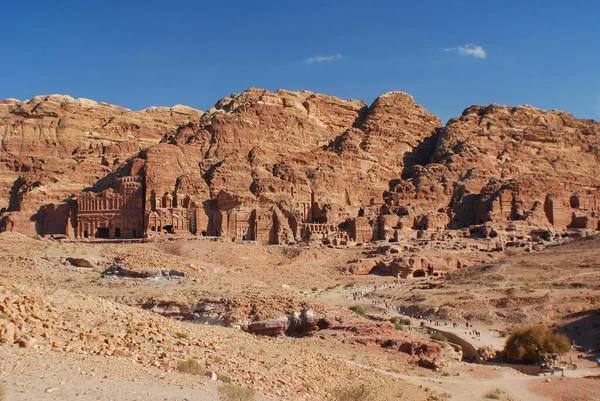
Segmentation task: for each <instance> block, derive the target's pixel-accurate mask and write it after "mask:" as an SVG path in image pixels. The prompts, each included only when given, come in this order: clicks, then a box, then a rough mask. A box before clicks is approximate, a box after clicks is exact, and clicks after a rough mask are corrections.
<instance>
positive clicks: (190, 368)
mask: <svg viewBox="0 0 600 401" xmlns="http://www.w3.org/2000/svg"><path fill="white" fill-rule="evenodd" d="M177 370H178V371H180V372H181V373H188V374H191V375H202V374H204V368H203V367H202V365H200V363H199V362H198V361H197V360H195V359H192V358H190V359H188V360H187V361H179V362H177Z"/></svg>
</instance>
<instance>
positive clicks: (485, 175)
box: [389, 105, 600, 228]
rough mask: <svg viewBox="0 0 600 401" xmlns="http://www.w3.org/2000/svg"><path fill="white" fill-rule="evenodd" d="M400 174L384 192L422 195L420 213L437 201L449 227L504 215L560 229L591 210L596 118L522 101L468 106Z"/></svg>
mask: <svg viewBox="0 0 600 401" xmlns="http://www.w3.org/2000/svg"><path fill="white" fill-rule="evenodd" d="M404 178H406V179H405V180H401V181H398V182H396V183H394V184H393V185H392V188H391V191H392V192H393V194H389V196H390V197H391V198H392V199H394V200H395V201H396V203H403V202H407V201H410V200H414V199H418V200H419V201H421V200H423V201H424V203H422V204H421V206H420V207H421V208H422V210H421V211H422V212H426V211H427V209H429V211H434V210H437V209H438V208H443V209H444V210H443V212H444V213H443V214H444V215H446V216H447V220H444V223H445V224H449V226H450V227H454V228H461V227H466V226H469V225H471V224H481V223H485V222H488V221H495V222H498V221H507V219H510V220H526V221H527V222H529V223H530V224H532V225H535V226H538V227H549V226H552V223H554V226H556V227H561V226H562V227H561V228H565V227H566V226H567V225H568V224H570V223H572V220H571V219H572V216H571V213H573V212H575V213H585V212H588V213H589V214H590V215H594V211H595V213H596V214H597V212H598V207H599V203H598V201H599V200H600V198H599V192H598V190H599V188H600V124H599V123H597V122H595V121H593V120H581V119H576V118H574V117H573V116H572V115H571V114H568V113H565V112H561V111H555V110H551V111H546V110H541V109H537V108H534V107H530V106H518V107H507V106H498V105H490V106H472V107H470V108H468V109H466V110H465V111H464V112H463V114H462V116H461V117H459V118H456V119H452V120H450V121H449V122H448V124H447V125H446V127H444V128H443V129H442V130H440V132H439V136H438V138H437V142H436V145H435V147H434V151H433V153H432V155H431V157H430V159H429V163H427V164H426V165H424V166H414V167H413V168H412V170H411V171H410V173H408V174H407V175H405V177H404ZM447 206H449V208H448V209H447V208H446V207H447ZM423 209H424V210H423ZM552 212H554V213H553V215H554V221H553V222H552V221H549V219H548V215H550V214H552ZM560 214H562V216H559V215H560ZM596 226H597V224H596ZM594 228H595V227H594Z"/></svg>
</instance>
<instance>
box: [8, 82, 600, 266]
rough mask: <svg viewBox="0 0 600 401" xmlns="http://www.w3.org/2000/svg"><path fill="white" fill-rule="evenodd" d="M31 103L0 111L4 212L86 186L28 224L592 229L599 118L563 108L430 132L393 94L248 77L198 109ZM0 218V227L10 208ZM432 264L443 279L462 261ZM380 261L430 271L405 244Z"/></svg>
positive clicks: (414, 107)
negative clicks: (323, 89) (355, 95)
mask: <svg viewBox="0 0 600 401" xmlns="http://www.w3.org/2000/svg"><path fill="white" fill-rule="evenodd" d="M36 99H37V100H36ZM36 99H34V100H33V101H30V102H26V103H19V102H16V101H12V100H8V101H4V103H3V104H2V107H3V108H2V109H0V110H2V111H3V112H4V113H5V114H8V116H9V117H6V118H4V120H3V122H2V125H1V126H0V130H3V132H4V133H5V134H4V137H5V141H4V142H3V154H2V160H3V162H4V168H8V167H7V166H10V168H11V169H12V170H10V171H11V174H12V176H13V177H12V178H15V177H14V176H16V178H15V180H14V181H13V182H12V183H11V182H10V180H11V179H12V178H9V179H8V181H7V183H6V184H5V186H6V187H8V185H9V184H10V185H12V190H11V191H10V202H9V205H8V211H9V212H12V211H15V210H19V209H21V210H23V204H24V203H26V202H25V201H27V200H29V199H36V200H37V201H39V200H42V199H43V200H44V201H46V202H48V201H51V200H60V199H61V198H64V197H66V196H67V195H68V192H71V193H75V192H77V191H78V190H82V189H83V188H85V187H86V186H90V185H92V184H93V186H92V187H91V192H86V193H82V194H81V195H80V196H79V197H77V200H75V198H73V199H72V200H71V201H70V203H69V202H67V203H62V204H61V203H60V202H59V203H56V204H54V205H46V206H44V207H42V208H41V209H40V210H39V211H38V212H37V214H36V216H35V217H34V218H33V220H35V221H36V224H37V226H36V228H37V231H38V232H39V233H40V234H64V235H69V236H73V237H76V238H85V237H104V238H119V237H121V238H135V237H157V236H164V235H171V236H181V235H206V236H226V237H231V238H233V239H234V240H254V241H259V242H263V243H273V244H280V243H290V242H296V241H300V240H311V239H319V240H323V241H326V242H335V243H337V244H343V243H348V242H349V241H356V242H367V241H372V240H389V241H399V240H402V239H403V238H408V239H417V238H419V239H423V240H427V239H437V240H445V239H449V238H458V237H463V236H471V237H473V236H476V237H486V238H489V237H501V238H502V239H503V240H506V241H509V240H511V238H512V239H514V238H516V237H519V238H522V237H523V236H524V235H525V236H531V235H539V236H547V235H550V236H552V235H555V234H556V233H557V232H560V231H565V230H597V229H598V216H599V213H600V191H599V188H600V178H599V177H600V161H599V158H600V124H598V123H597V122H594V121H592V120H580V119H576V118H574V117H573V116H571V115H570V114H568V113H564V112H559V111H545V110H540V109H536V108H533V107H530V106H519V107H505V106H498V105H490V106H485V107H484V106H473V107H470V108H468V109H466V110H465V111H464V113H463V115H462V116H461V117H459V118H456V119H452V120H450V121H449V122H448V124H447V125H446V126H445V127H442V126H441V123H440V120H439V119H438V118H437V117H436V116H435V115H433V114H431V113H429V112H427V111H426V110H425V109H424V108H423V107H422V106H420V105H419V104H417V103H416V102H415V101H414V99H413V98H412V97H411V96H409V95H407V94H405V93H401V92H390V93H386V94H384V95H382V96H380V97H379V98H377V99H376V100H375V101H374V102H373V104H372V105H371V106H370V107H367V105H366V104H365V103H364V102H362V101H356V100H342V99H339V98H336V97H332V96H325V95H320V94H316V93H312V92H307V91H305V92H291V91H285V90H278V91H275V92H269V91H267V90H264V89H254V88H253V89H248V90H247V91H245V92H243V93H241V94H234V95H231V96H230V97H226V98H223V99H221V100H219V101H218V102H217V103H216V105H215V106H214V107H213V108H211V109H210V110H208V111H207V112H205V113H204V114H202V115H200V114H199V113H198V112H197V111H195V110H192V109H189V108H184V107H183V106H179V107H174V108H172V109H150V110H146V111H143V112H138V113H134V112H130V111H128V110H125V109H121V108H117V107H116V106H108V105H103V104H95V103H90V101H83V100H73V99H71V98H68V97H56V96H49V97H47V98H36ZM99 115H102V116H104V117H99ZM107 115H111V116H113V117H110V118H107V117H106V116H107ZM142 116H143V117H144V118H142ZM103 118H104V119H103ZM82 121H85V124H84V123H83V122H82ZM90 121H91V122H90ZM175 123H179V124H178V127H177V128H171V127H173V126H174V125H175ZM86 124H87V125H86ZM23 127H29V128H27V129H25V128H23ZM63 127H64V128H63ZM89 127H93V128H92V129H90V128H89ZM36 132H37V133H38V134H37V135H41V136H42V138H44V141H45V142H44V143H45V145H44V146H43V147H40V146H37V145H35V144H34V142H33V139H32V138H33V136H34V135H35V133H36ZM19 133H22V134H19ZM26 133H28V134H26ZM19 135H20V136H19ZM6 138H8V139H6ZM108 140H110V141H112V142H113V144H111V145H108V144H107V142H103V141H108ZM146 145H148V146H146ZM17 149H19V150H18V151H17ZM23 149H26V151H23ZM127 156H131V157H129V158H127ZM62 159H65V160H67V163H62V164H61V165H60V167H61V169H62V170H60V171H59V169H58V166H57V163H58V160H62ZM11 163H12V164H11ZM27 163H29V164H27ZM40 175H41V178H39V177H40ZM73 177H78V178H75V179H74V178H73ZM97 179H99V181H97V182H96V183H95V184H94V180H97ZM67 180H68V181H69V185H68V186H67V185H66V184H64V182H65V181H67ZM134 187H135V188H134ZM67 189H68V190H67ZM33 193H36V194H37V195H36V196H32V195H33ZM49 193H51V194H52V195H44V194H49ZM30 202H31V204H36V202H34V201H33V200H31V201H30ZM38 203H39V202H38ZM90 205H91V206H90ZM27 210H30V211H31V210H32V208H29V209H27ZM3 219H4V228H5V229H11V224H13V220H14V219H13V218H12V215H10V214H8V215H7V213H5V216H4V218H3ZM65 226H66V228H65ZM82 227H87V229H86V228H82ZM13 229H15V228H14V227H13ZM18 229H19V230H21V227H20V226H19V228H18ZM23 230H25V231H27V230H26V229H23ZM502 246H503V245H502V242H499V245H498V247H499V249H501V248H502ZM435 265H436V266H442V268H441V270H439V272H440V273H441V274H444V273H445V272H447V271H450V270H453V269H455V268H456V267H460V263H454V262H452V263H450V262H444V263H437V262H436V263H435ZM446 265H447V267H445V266H446ZM419 266H422V267H419ZM366 268H367V267H361V268H360V269H359V270H361V269H362V270H364V269H366ZM368 268H369V269H371V268H372V267H368ZM379 268H380V269H383V270H389V271H390V272H392V273H393V274H402V272H409V273H407V274H414V273H417V272H420V271H424V272H426V273H427V272H428V271H429V270H432V268H431V261H428V260H425V261H423V260H421V259H419V260H418V263H417V259H416V258H414V257H412V256H411V255H406V254H404V255H400V256H398V257H397V258H395V259H394V261H393V263H391V264H386V265H385V266H380V267H379ZM438 269H439V268H436V270H438ZM429 273H431V272H429Z"/></svg>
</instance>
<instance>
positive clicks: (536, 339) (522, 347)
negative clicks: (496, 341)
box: [504, 324, 570, 362]
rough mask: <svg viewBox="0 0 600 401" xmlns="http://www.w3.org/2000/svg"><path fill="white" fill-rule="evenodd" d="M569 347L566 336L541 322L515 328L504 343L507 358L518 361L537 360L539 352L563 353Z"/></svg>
mask: <svg viewBox="0 0 600 401" xmlns="http://www.w3.org/2000/svg"><path fill="white" fill-rule="evenodd" d="M569 349H570V343H569V338H568V337H567V336H565V335H564V334H560V333H557V332H555V331H552V330H550V329H548V328H547V327H546V326H543V325H541V324H536V325H533V326H528V327H522V328H520V329H517V330H515V331H514V332H513V333H512V334H511V335H510V336H509V337H508V339H507V340H506V344H505V345H504V351H505V353H506V355H507V356H508V358H509V359H512V360H514V361H518V362H537V361H538V360H539V357H540V355H541V354H564V353H565V352H567V351H569Z"/></svg>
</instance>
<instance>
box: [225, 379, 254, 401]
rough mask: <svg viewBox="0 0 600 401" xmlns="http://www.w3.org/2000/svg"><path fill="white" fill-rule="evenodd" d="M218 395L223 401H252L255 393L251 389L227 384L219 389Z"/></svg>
mask: <svg viewBox="0 0 600 401" xmlns="http://www.w3.org/2000/svg"><path fill="white" fill-rule="evenodd" d="M219 394H221V397H222V398H223V399H224V400H225V401H254V399H255V398H256V393H255V392H254V390H252V389H251V388H247V387H242V386H237V385H235V384H231V383H227V384H224V385H222V386H221V387H219Z"/></svg>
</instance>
